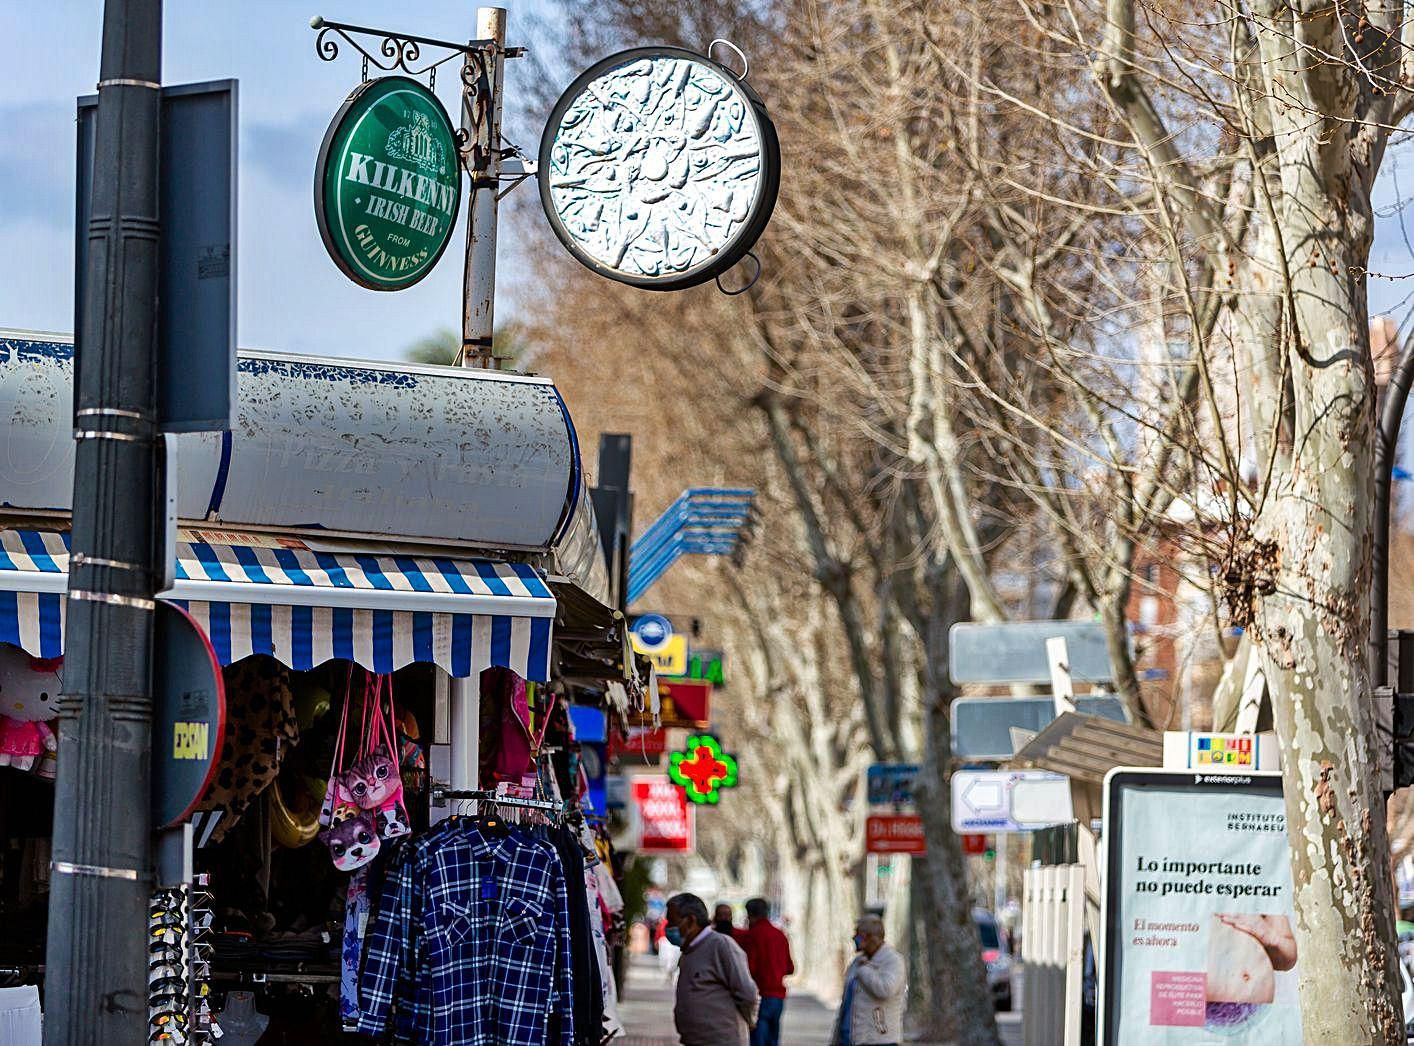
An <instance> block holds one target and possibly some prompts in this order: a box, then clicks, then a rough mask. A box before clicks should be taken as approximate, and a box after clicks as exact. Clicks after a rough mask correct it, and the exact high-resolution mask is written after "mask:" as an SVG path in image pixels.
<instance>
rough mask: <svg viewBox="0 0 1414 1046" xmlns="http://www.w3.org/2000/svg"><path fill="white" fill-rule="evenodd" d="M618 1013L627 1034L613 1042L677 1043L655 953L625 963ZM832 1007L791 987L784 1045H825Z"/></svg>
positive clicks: (638, 1045) (668, 987)
mask: <svg viewBox="0 0 1414 1046" xmlns="http://www.w3.org/2000/svg"><path fill="white" fill-rule="evenodd" d="M626 981H627V983H626V984H625V985H624V998H622V999H620V1000H619V1017H620V1018H621V1019H622V1020H623V1022H624V1028H625V1029H626V1030H627V1032H628V1037H627V1038H618V1039H615V1040H614V1046H677V1042H678V1037H677V1034H676V1033H675V1031H674V1030H673V985H672V984H671V982H669V981H667V980H666V979H665V978H664V975H663V971H662V970H660V969H659V968H658V960H657V959H656V958H655V957H654V956H651V955H650V956H634V957H633V958H632V959H631V960H630V962H629V966H628V975H627V977H626ZM834 1020H835V1011H834V1010H833V1009H831V1008H829V1007H827V1006H826V1005H825V1004H824V1003H822V1002H821V1001H820V1000H819V999H817V998H816V997H815V996H813V995H811V994H809V993H808V992H796V991H791V992H790V994H789V995H788V996H787V997H786V1012H785V1018H784V1019H783V1020H782V1022H781V1042H782V1043H783V1044H785V1046H826V1044H828V1043H829V1041H830V1029H831V1028H832V1027H833V1026H834Z"/></svg>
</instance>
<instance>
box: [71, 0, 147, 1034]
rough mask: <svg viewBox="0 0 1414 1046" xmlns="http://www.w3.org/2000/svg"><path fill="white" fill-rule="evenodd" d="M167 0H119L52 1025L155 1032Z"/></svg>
mask: <svg viewBox="0 0 1414 1046" xmlns="http://www.w3.org/2000/svg"><path fill="white" fill-rule="evenodd" d="M161 76H162V2H161V0H108V2H107V3H106V4H105V5H104V11H103V53H102V58H101V60H100V72H99V83H98V99H99V101H98V113H97V124H96V128H97V144H96V148H95V151H94V171H93V199H92V211H91V214H92V219H91V221H90V223H89V229H88V236H89V249H88V259H89V261H88V272H87V274H86V280H85V295H84V298H85V300H84V301H83V302H82V303H81V304H80V310H81V311H80V314H79V315H80V317H81V319H80V324H79V330H78V332H77V334H78V337H77V352H78V362H79V366H78V368H77V371H78V378H77V387H76V389H75V403H74V406H75V408H76V409H75V421H76V431H75V433H74V438H75V440H76V448H75V460H74V516H73V541H72V557H71V559H70V566H69V591H68V630H67V635H66V636H65V665H64V690H65V694H64V699H63V702H62V705H61V710H60V716H59V764H58V781H57V783H56V786H55V799H54V853H53V864H52V872H53V874H52V877H51V880H50V895H49V934H48V942H47V943H48V955H47V958H46V981H47V983H46V988H45V1010H46V1015H45V1017H46V1019H45V1021H44V1041H45V1042H46V1043H48V1044H50V1046H87V1044H98V1043H102V1044H109V1043H120V1042H121V1043H127V1042H146V1041H147V942H148V940H149V938H148V935H147V904H148V896H149V892H150V890H151V887H152V824H151V819H152V815H151V796H150V794H149V788H150V761H151V752H152V636H153V617H154V615H153V611H154V609H155V604H154V602H153V593H154V591H155V590H156V585H157V580H158V571H157V569H156V567H157V558H158V545H159V541H158V540H157V535H159V534H160V528H159V527H158V526H157V520H158V519H159V518H160V515H159V513H160V508H159V490H158V486H159V484H158V464H159V455H160V452H161V447H162V443H161V439H160V436H159V434H158V431H157V423H156V420H155V417H154V415H155V412H156V407H157V395H156V350H157V288H158V264H159V255H158V237H159V226H158V212H157V203H158V133H159V114H160V108H159V107H160V101H161V97H160V86H159V81H160V80H161Z"/></svg>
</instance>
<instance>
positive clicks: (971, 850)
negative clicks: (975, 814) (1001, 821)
mask: <svg viewBox="0 0 1414 1046" xmlns="http://www.w3.org/2000/svg"><path fill="white" fill-rule="evenodd" d="M962 852H963V853H965V854H968V855H970V856H972V857H980V856H982V854H984V853H986V852H987V837H986V836H985V835H974V834H972V833H971V832H968V833H965V834H964V835H963V836H962Z"/></svg>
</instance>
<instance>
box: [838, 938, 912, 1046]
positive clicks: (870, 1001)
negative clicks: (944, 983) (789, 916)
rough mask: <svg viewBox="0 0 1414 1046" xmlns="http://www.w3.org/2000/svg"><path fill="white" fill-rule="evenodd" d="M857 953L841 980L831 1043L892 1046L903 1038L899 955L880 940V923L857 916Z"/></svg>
mask: <svg viewBox="0 0 1414 1046" xmlns="http://www.w3.org/2000/svg"><path fill="white" fill-rule="evenodd" d="M854 947H855V950H856V951H857V952H858V953H859V954H857V955H856V956H855V957H854V961H853V962H851V963H850V964H849V969H848V970H847V971H846V973H845V978H844V996H843V997H842V998H841V999H840V1011H839V1015H838V1016H837V1017H836V1018H835V1031H834V1035H833V1036H832V1037H831V1039H830V1041H831V1043H833V1044H835V1046H865V1044H869V1046H892V1044H896V1043H898V1042H900V1041H902V1039H903V995H904V989H905V988H906V987H907V985H908V977H907V975H906V973H905V972H904V967H903V956H901V955H900V954H899V953H898V951H897V949H895V948H894V947H893V946H892V945H890V944H888V943H887V942H885V940H884V921H883V920H882V919H880V918H879V917H878V916H877V915H864V916H861V917H860V919H859V921H858V922H857V923H855V924H854Z"/></svg>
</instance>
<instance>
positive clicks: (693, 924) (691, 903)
mask: <svg viewBox="0 0 1414 1046" xmlns="http://www.w3.org/2000/svg"><path fill="white" fill-rule="evenodd" d="M666 936H667V939H668V940H669V941H670V942H672V943H673V944H676V945H677V946H678V947H680V948H681V949H682V957H681V958H680V959H679V960H678V986H677V999H676V1004H675V1005H674V1006H673V1023H674V1024H675V1025H676V1026H677V1030H678V1038H679V1039H680V1040H681V1042H682V1044H683V1046H747V1042H748V1036H749V1035H750V1033H751V1028H752V1027H753V1026H754V1025H755V1023H756V1007H757V1003H758V1002H759V1001H760V996H759V994H758V993H757V991H756V985H755V983H754V982H753V981H752V980H751V971H750V970H749V969H748V968H747V965H746V954H745V953H744V952H743V951H742V950H741V947H740V946H739V945H738V944H737V943H736V942H735V941H733V940H732V939H731V937H729V936H728V935H726V934H722V933H718V932H717V931H716V930H714V929H712V926H711V924H710V922H709V921H708V918H707V905H706V904H704V903H703V902H702V898H700V897H698V896H697V895H696V894H690V893H680V894H678V895H677V896H675V897H672V898H670V899H669V900H668V928H667V932H666Z"/></svg>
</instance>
